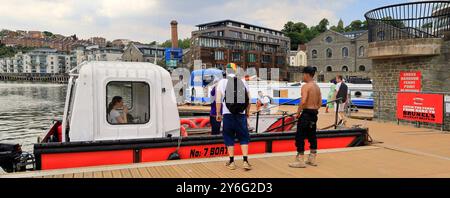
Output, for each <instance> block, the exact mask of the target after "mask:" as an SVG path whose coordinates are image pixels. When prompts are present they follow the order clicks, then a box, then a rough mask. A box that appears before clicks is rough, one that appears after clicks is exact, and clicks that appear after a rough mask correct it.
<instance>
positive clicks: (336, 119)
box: [253, 97, 343, 132]
mask: <svg viewBox="0 0 450 198" xmlns="http://www.w3.org/2000/svg"><path fill="white" fill-rule="evenodd" d="M301 99H302V98H301V97H300V98H296V99H293V100H290V101H287V102H284V103H281V104H278V105H275V106H272V107H269V108H265V109H261V110H258V111H256V112H254V113H253V114H256V127H255V129H256V130H255V131H256V132H258V125H259V115H260V113H261V112H262V111H266V110H269V109H273V108H277V107H280V106H283V105H288V104H290V103H292V102H295V101H297V100H301ZM342 99H343V98H337V99H336V100H331V101H327V103H325V105H327V104H329V103H336V108H339V104H340V103H341V102H342ZM338 113H339V112H338V111H336V115H335V122H334V125H333V126H334V129H337V126H338V117H339V116H338ZM296 114H297V113H294V114H287V112H286V111H283V116H282V117H281V118H279V119H281V121H282V123H281V126H279V127H276V128H272V129H270V130H269V131H266V132H272V131H276V130H278V129H283V131H282V132H284V128H285V126H286V125H291V124H295V123H297V122H298V121H299V119H294V121H292V122H289V123H285V119H286V118H288V117H291V116H293V115H296Z"/></svg>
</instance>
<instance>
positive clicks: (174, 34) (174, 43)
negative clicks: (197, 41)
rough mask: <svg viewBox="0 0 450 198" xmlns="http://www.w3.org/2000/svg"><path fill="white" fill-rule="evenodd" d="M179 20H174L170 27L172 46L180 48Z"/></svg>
mask: <svg viewBox="0 0 450 198" xmlns="http://www.w3.org/2000/svg"><path fill="white" fill-rule="evenodd" d="M177 25H178V22H177V21H175V20H173V21H171V22H170V27H171V30H172V48H178V27H177Z"/></svg>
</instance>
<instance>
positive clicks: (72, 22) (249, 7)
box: [0, 0, 355, 42]
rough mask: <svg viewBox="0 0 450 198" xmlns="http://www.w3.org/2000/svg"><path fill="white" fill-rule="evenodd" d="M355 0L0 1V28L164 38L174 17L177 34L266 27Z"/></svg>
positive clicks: (335, 12)
mask: <svg viewBox="0 0 450 198" xmlns="http://www.w3.org/2000/svg"><path fill="white" fill-rule="evenodd" d="M354 1H355V0H277V1H274V0H169V1H164V0H15V1H9V0H0V3H1V4H2V6H0V16H1V17H0V27H1V28H6V29H13V30H16V29H22V30H49V31H52V32H54V33H61V34H64V35H72V34H77V36H78V37H80V38H84V39H87V38H89V37H92V36H103V37H105V38H107V39H109V40H112V39H116V38H128V39H132V40H136V41H141V42H151V41H153V40H157V41H159V42H162V41H164V40H167V39H169V38H170V25H169V23H170V21H171V20H173V19H175V20H177V21H178V22H179V38H187V37H190V34H191V31H193V30H195V29H196V28H195V25H197V24H201V23H205V22H211V21H217V20H223V19H234V20H238V21H242V22H246V23H250V24H255V25H260V26H264V27H268V28H272V29H279V30H281V29H282V28H283V25H284V24H285V23H286V22H287V21H289V20H291V21H302V22H304V23H306V24H307V25H315V24H317V23H318V22H319V21H320V20H321V19H322V18H328V19H329V20H330V22H331V24H336V23H337V21H338V20H339V18H340V17H339V15H341V14H342V13H340V11H341V10H343V9H344V8H346V7H347V6H350V5H351V4H352V3H353V2H354Z"/></svg>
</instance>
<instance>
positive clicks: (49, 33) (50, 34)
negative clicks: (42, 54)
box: [42, 31, 54, 37]
mask: <svg viewBox="0 0 450 198" xmlns="http://www.w3.org/2000/svg"><path fill="white" fill-rule="evenodd" d="M42 34H44V36H45V37H53V36H54V35H53V33H51V32H49V31H43V32H42Z"/></svg>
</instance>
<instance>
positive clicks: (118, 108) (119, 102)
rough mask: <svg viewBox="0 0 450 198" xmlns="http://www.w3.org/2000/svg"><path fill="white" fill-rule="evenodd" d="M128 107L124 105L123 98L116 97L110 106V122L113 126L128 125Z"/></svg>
mask: <svg viewBox="0 0 450 198" xmlns="http://www.w3.org/2000/svg"><path fill="white" fill-rule="evenodd" d="M121 112H122V113H121ZM127 115H128V107H127V106H126V105H125V104H124V103H123V98H122V97H120V96H114V97H113V99H112V100H111V102H110V103H109V105H108V121H109V123H111V124H126V123H128V119H127Z"/></svg>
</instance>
